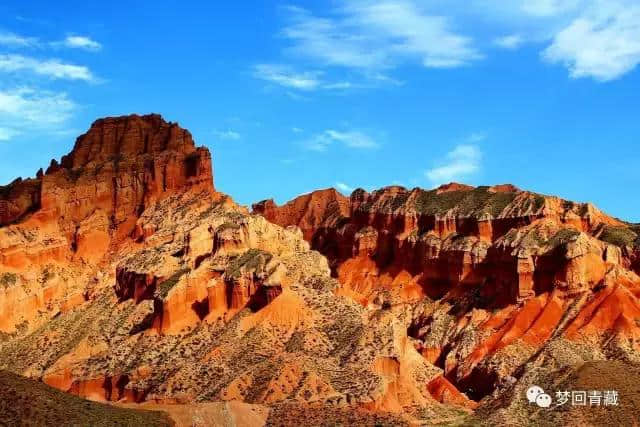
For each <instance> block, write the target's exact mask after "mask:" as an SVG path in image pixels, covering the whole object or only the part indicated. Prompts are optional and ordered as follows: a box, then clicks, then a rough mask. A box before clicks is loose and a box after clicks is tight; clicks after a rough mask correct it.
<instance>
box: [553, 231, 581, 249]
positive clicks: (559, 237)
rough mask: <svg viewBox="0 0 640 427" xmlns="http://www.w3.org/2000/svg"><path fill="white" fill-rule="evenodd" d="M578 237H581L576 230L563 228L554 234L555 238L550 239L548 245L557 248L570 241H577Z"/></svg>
mask: <svg viewBox="0 0 640 427" xmlns="http://www.w3.org/2000/svg"><path fill="white" fill-rule="evenodd" d="M578 235H580V232H579V231H578V230H576V229H574V228H563V229H562V230H560V231H558V232H557V233H556V234H554V236H553V237H552V238H551V239H549V241H548V242H547V245H549V246H551V247H552V248H555V247H557V246H561V245H564V244H567V243H569V242H570V241H572V240H573V239H575V238H576V237H577V236H578Z"/></svg>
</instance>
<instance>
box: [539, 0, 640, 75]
mask: <svg viewBox="0 0 640 427" xmlns="http://www.w3.org/2000/svg"><path fill="white" fill-rule="evenodd" d="M595 3H596V5H595V6H594V7H593V8H591V9H588V10H587V11H586V12H585V13H584V14H582V15H580V16H578V17H577V18H575V19H574V20H573V21H572V22H571V23H570V24H569V25H568V26H567V27H565V28H564V29H562V30H561V31H560V32H558V33H557V34H556V35H555V36H554V37H553V40H552V43H551V45H549V46H548V47H547V48H546V49H545V50H544V51H543V52H542V57H543V58H544V59H545V60H547V61H548V62H550V63H557V64H562V65H564V66H565V67H567V69H568V70H569V75H570V76H571V77H572V78H581V77H591V78H594V79H596V80H599V81H609V80H613V79H616V78H619V77H621V76H622V75H624V74H626V73H628V72H629V71H631V70H632V69H634V68H635V67H636V66H637V65H638V64H639V63H640V5H639V4H635V5H628V4H626V3H625V2H617V1H615V0H612V1H611V2H609V3H603V2H600V1H596V2H595Z"/></svg>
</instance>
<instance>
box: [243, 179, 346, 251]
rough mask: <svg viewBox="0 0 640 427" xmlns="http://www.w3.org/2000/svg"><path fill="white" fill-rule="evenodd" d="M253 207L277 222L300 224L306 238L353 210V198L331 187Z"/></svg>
mask: <svg viewBox="0 0 640 427" xmlns="http://www.w3.org/2000/svg"><path fill="white" fill-rule="evenodd" d="M253 211H254V212H255V213H259V214H260V215H262V216H264V217H265V218H267V219H268V220H269V221H271V222H273V223H274V224H279V225H284V224H286V225H297V226H298V227H300V229H301V230H302V234H303V236H304V238H305V239H307V240H310V239H311V236H312V235H313V233H314V232H315V231H316V230H317V229H318V228H319V227H322V226H329V225H330V224H335V223H337V222H338V221H340V219H341V218H343V217H345V216H348V214H349V199H348V198H346V197H344V196H343V195H342V194H340V193H339V192H337V191H336V190H334V189H333V188H329V189H326V190H318V191H314V192H312V193H309V194H305V195H303V196H300V197H297V198H296V199H294V200H292V201H291V202H289V203H287V204H286V205H284V206H281V207H278V206H276V204H275V203H274V201H273V200H264V201H262V202H260V203H256V204H255V205H253Z"/></svg>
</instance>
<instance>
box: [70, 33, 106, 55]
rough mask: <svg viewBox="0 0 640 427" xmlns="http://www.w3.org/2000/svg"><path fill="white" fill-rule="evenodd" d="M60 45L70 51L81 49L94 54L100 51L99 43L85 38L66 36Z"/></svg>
mask: <svg viewBox="0 0 640 427" xmlns="http://www.w3.org/2000/svg"><path fill="white" fill-rule="evenodd" d="M61 44H62V45H64V46H65V47H68V48H72V49H83V50H88V51H94V52H95V51H98V50H100V49H102V45H101V44H100V43H98V42H97V41H95V40H92V39H91V38H89V37H85V36H75V35H71V36H67V37H66V38H65V39H64V41H63V42H62V43H61Z"/></svg>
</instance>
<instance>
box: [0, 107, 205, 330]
mask: <svg viewBox="0 0 640 427" xmlns="http://www.w3.org/2000/svg"><path fill="white" fill-rule="evenodd" d="M188 192H197V193H200V194H213V193H214V188H213V178H212V168H211V156H210V154H209V151H208V150H207V149H206V148H204V147H196V146H195V144H194V142H193V139H192V137H191V134H190V133H189V132H188V131H186V130H184V129H182V128H180V127H179V126H178V125H177V124H176V123H170V122H166V121H165V120H164V119H162V117H160V116H159V115H153V114H152V115H146V116H138V115H131V116H123V117H113V118H105V119H100V120H97V121H95V122H94V123H93V124H92V125H91V128H90V129H89V130H88V132H87V133H85V134H84V135H81V136H80V137H79V138H78V139H77V140H76V143H75V146H74V148H73V150H72V151H71V152H70V153H69V154H67V155H65V156H63V157H62V159H61V161H60V162H58V161H55V160H53V161H52V162H51V165H50V167H49V168H48V169H47V171H46V173H42V171H39V172H38V174H37V176H36V178H33V179H27V180H20V179H18V180H16V181H14V182H12V183H11V184H9V185H8V186H6V187H1V188H0V277H5V276H6V277H17V282H18V285H24V284H28V285H29V286H28V287H27V288H26V289H25V288H24V286H17V287H15V289H14V288H13V287H10V286H6V287H0V313H2V312H4V315H0V331H4V332H6V333H13V332H14V331H15V327H16V325H24V324H30V325H33V324H34V322H36V319H37V318H40V317H42V316H44V317H45V318H46V317H47V316H48V315H50V316H52V315H55V314H56V313H57V310H59V309H60V308H64V307H67V306H68V302H67V299H68V298H69V299H70V300H77V296H78V295H83V294H85V293H86V292H87V283H91V282H92V281H93V280H94V278H95V274H96V272H95V271H94V269H95V268H96V267H97V266H98V265H99V264H100V263H101V262H104V261H105V258H106V257H107V256H108V251H109V250H110V249H111V250H113V251H116V252H117V247H118V245H119V244H120V243H121V242H126V241H128V239H129V236H131V235H132V233H135V231H136V230H135V226H136V223H137V220H138V218H139V216H140V215H141V214H142V213H143V212H144V211H145V209H146V207H147V206H149V205H151V204H153V203H155V202H157V201H160V200H163V199H165V198H167V197H171V196H175V195H177V194H183V193H188ZM59 267H61V268H62V269H63V270H65V274H67V273H68V274H67V275H68V276H69V278H71V279H70V280H69V282H68V283H65V282H63V281H58V280H50V276H49V275H50V274H51V272H52V271H54V270H56V269H58V268H59ZM120 274H121V272H120V271H119V272H118V275H120ZM126 280H133V281H136V280H137V279H135V280H134V279H133V278H130V277H129V278H127V279H126ZM126 280H125V279H123V278H122V277H120V276H119V282H121V281H126ZM14 282H15V281H14ZM38 282H40V283H45V282H46V287H45V289H51V288H52V287H54V286H55V290H49V291H46V293H45V295H44V296H43V295H42V292H43V291H42V285H40V284H38ZM11 284H12V283H11ZM34 285H35V286H34ZM123 291H124V289H123ZM136 292H139V290H138V291H136ZM48 295H53V296H55V297H50V296H48ZM136 297H139V295H138V294H136ZM21 303H22V304H23V305H22V308H21V309H20V310H18V311H16V310H14V309H13V308H12V306H14V305H15V304H18V305H20V304H21ZM30 307H31V308H30ZM11 313H14V314H11ZM42 313H46V314H42ZM25 322H26V323H25ZM36 323H37V322H36Z"/></svg>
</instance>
